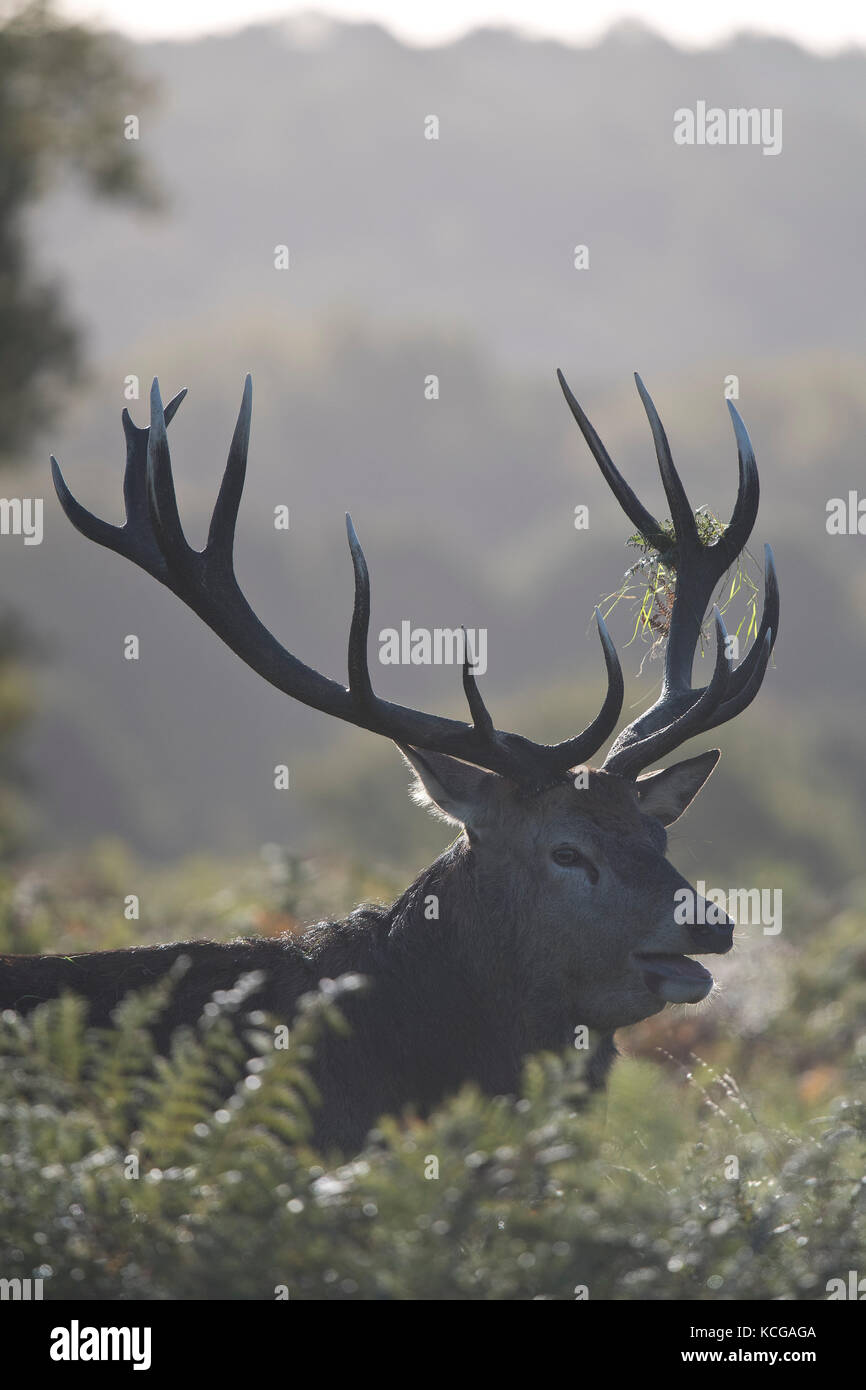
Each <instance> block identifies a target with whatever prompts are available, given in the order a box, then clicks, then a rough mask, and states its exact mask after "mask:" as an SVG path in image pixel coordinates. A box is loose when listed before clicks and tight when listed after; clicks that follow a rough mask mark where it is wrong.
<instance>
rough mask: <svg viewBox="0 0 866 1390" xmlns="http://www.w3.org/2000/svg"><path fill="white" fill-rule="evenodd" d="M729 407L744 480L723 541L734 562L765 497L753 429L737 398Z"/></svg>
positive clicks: (730, 402) (741, 482) (741, 477)
mask: <svg viewBox="0 0 866 1390" xmlns="http://www.w3.org/2000/svg"><path fill="white" fill-rule="evenodd" d="M728 411H729V412H730V416H731V423H732V425H733V427H734V437H735V438H736V441H737V459H738V461H739V467H740V484H739V487H738V489H737V500H736V503H735V505H734V510H733V512H732V513H731V519H730V521H729V522H728V524H727V526H726V527H725V532H724V535H723V536H722V537H721V544H722V545H724V547H725V550H726V551H727V552H728V554H729V556H730V561H729V563H733V561H734V560H735V559H736V557H737V556H738V555H739V553H740V551H741V550H743V549H744V548H745V546H746V542H747V541H748V539H749V536H750V535H751V534H752V528H753V526H754V525H755V522H756V520H757V518H758V503H759V501H760V497H761V488H760V484H759V482H758V465H757V462H756V460H755V451H754V449H753V448H752V441H751V439H750V438H749V432H748V430H747V429H746V426H745V425H744V424H743V421H742V417H741V416H740V412H739V411H738V410H737V407H736V406H735V405H734V403H733V401H728Z"/></svg>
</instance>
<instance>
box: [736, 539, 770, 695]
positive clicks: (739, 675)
mask: <svg viewBox="0 0 866 1390" xmlns="http://www.w3.org/2000/svg"><path fill="white" fill-rule="evenodd" d="M768 633H769V634H771V635H772V642H771V644H770V651H772V649H773V647H774V646H775V643H776V638H777V637H778V635H779V581H778V579H777V578H776V566H775V564H774V562H773V552H772V550H771V549H770V547H769V546H768V545H765V546H764V612H763V615H762V617H761V623H760V626H759V628H758V631H757V632H756V634H755V640H754V642H753V643H752V647H751V650H750V651H749V652H748V654H747V655H746V656H744V657H743V660H742V661H741V662H740V664H739V666H738V667H737V669H736V671H735V672H734V675H733V678H732V680H731V689H730V691H729V692H728V698H729V699H731V698H733V696H735V695H737V694H739V692H740V691H741V690H742V689H743V687H744V686H745V685H746V684H747V683H748V682H749V681H750V680H751V678H752V674H753V672H754V670H755V667H756V666H759V665H760V663H761V661H762V659H763V658H762V655H761V653H762V650H763V645H764V639H765V638H766V637H767V635H768ZM756 693H757V691H756Z"/></svg>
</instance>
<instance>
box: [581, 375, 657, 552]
mask: <svg viewBox="0 0 866 1390" xmlns="http://www.w3.org/2000/svg"><path fill="white" fill-rule="evenodd" d="M556 376H557V380H558V381H559V384H560V386H561V387H562V394H563V395H564V396H565V399H566V401H567V402H568V408H569V410H570V411H571V413H572V415H573V416H574V418H575V420H576V421H577V424H578V427H579V429H580V432H581V434H582V435H583V437H584V439H585V440H586V442H587V444H588V445H589V448H590V452H591V453H592V456H593V458H594V459H595V461H596V463H597V464H598V466H599V468H600V469H601V471H602V475H603V477H604V480H605V482H606V483H607V485H608V487H609V488H610V490H611V492H612V493H613V495H614V497H615V498H616V500H617V502H619V505H620V506H621V507H622V509H623V511H624V512H625V514H626V516H627V517H628V518H629V520H630V521H632V522H633V523H634V525H635V526H636V527H637V529H638V531H640V533H641V535H642V536H646V538H647V540H649V542H650V544H651V545H653V546H654V547H655V548H656V549H657V550H660V551H665V550H668V549H670V547H671V546H672V545H673V543H674V542H673V540H672V538H671V537H670V536H669V535H668V534H667V532H666V531H663V530H662V528H661V526H660V525H659V523H658V522H657V521H656V519H655V517H654V516H653V515H652V513H651V512H648V511H647V509H646V507H645V506H644V505H643V503H642V502H640V501H639V499H638V498H637V497H636V496H635V494H634V493H633V492H632V490H631V488H630V487H629V485H628V483H627V482H626V480H625V478H624V477H623V476H622V474H621V473H620V471H619V469H618V468H617V467H616V465H615V464H614V463H613V461H612V460H611V457H610V454H609V453H608V452H607V449H606V448H605V447H604V445H603V444H602V442H601V440H600V439H599V437H598V435H597V434H596V432H595V430H594V429H593V427H592V425H591V424H590V422H589V420H588V419H587V417H586V415H585V414H584V413H583V410H582V409H581V407H580V405H579V404H578V402H577V400H576V398H575V396H574V394H573V392H572V390H571V388H570V386H569V384H568V382H567V381H566V379H565V377H564V376H563V374H562V372H561V371H560V370H559V368H558V367H557V369H556Z"/></svg>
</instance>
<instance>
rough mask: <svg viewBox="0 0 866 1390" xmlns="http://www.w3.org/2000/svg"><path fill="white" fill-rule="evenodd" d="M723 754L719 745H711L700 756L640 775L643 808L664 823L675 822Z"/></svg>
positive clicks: (639, 782) (639, 797) (639, 787)
mask: <svg viewBox="0 0 866 1390" xmlns="http://www.w3.org/2000/svg"><path fill="white" fill-rule="evenodd" d="M721 756H722V755H721V753H720V751H719V749H718V748H711V749H710V751H709V752H708V753H699V754H698V756H697V757H696V758H686V759H685V760H684V761H683V762H681V763H674V765H673V767H666V768H663V769H662V770H661V771H660V772H648V773H647V774H646V775H645V776H644V777H639V778H638V779H637V782H636V783H635V786H636V787H637V794H638V799H639V801H640V808H641V810H642V811H645V812H646V814H647V815H648V816H655V818H656V820H660V821H661V823H662V825H671V824H672V823H673V822H674V821H675V820H678V819H679V817H680V816H681V815H682V813H683V811H684V810H685V809H686V807H687V806H688V805H689V804H690V803H691V802H692V801H694V799H695V797H696V796H697V794H698V792H699V791H700V789H701V787H702V786H703V785H704V783H705V782H706V780H707V778H708V777H709V775H710V773H711V772H712V770H713V768H714V767H715V765H716V763H717V762H718V761H719V758H720V757H721Z"/></svg>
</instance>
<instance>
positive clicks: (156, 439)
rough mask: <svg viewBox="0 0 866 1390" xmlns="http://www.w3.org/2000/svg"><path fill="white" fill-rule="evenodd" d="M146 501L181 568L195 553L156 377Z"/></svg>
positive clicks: (171, 561) (166, 555) (164, 548)
mask: <svg viewBox="0 0 866 1390" xmlns="http://www.w3.org/2000/svg"><path fill="white" fill-rule="evenodd" d="M147 501H148V506H149V509H150V520H151V525H152V527H153V532H154V535H155V537H156V541H157V544H158V545H159V548H160V551H161V552H162V556H163V559H164V560H165V562H166V564H167V566H168V568H169V570H170V571H175V572H177V571H181V572H182V570H183V568H184V566H185V565H186V562H187V559H188V557H189V556H191V555H192V554H193V550H192V548H191V546H190V545H189V544H188V543H187V539H186V536H185V535H184V534H183V527H182V526H181V522H180V513H179V512H178V509H177V498H176V497H175V493H174V479H173V477H172V473H171V454H170V453H169V448H168V436H167V435H166V432H165V412H164V411H163V408H162V397H161V396H160V394H159V382H158V380H157V378H156V377H154V379H153V385H152V386H151V388H150V429H149V431H148V435H147Z"/></svg>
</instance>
